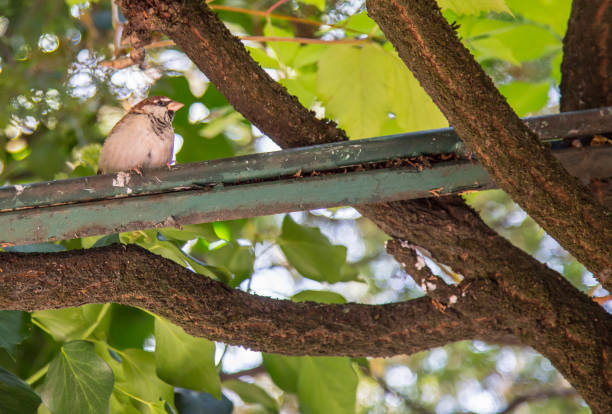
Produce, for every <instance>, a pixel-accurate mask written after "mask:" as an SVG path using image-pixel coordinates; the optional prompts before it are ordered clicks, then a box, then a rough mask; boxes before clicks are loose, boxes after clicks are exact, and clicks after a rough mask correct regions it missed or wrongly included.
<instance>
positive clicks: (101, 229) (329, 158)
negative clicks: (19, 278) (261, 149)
mask: <svg viewBox="0 0 612 414" xmlns="http://www.w3.org/2000/svg"><path fill="white" fill-rule="evenodd" d="M596 112H597V114H596V115H598V116H597V117H596V119H598V120H599V121H598V123H597V122H591V123H589V122H587V123H586V126H584V127H580V128H579V127H577V126H576V125H575V124H571V122H570V123H569V124H568V122H569V121H567V118H559V116H558V115H556V116H548V117H545V118H542V117H540V118H538V119H537V120H530V121H528V123H531V125H534V123H535V127H536V129H537V128H538V127H542V131H543V132H542V134H541V137H544V138H546V139H548V138H547V137H553V136H557V135H558V136H562V137H567V136H568V133H567V131H565V132H564V133H563V134H561V132H562V131H561V130H554V128H555V126H556V127H559V125H564V124H563V122H565V126H562V127H560V128H562V129H563V128H568V130H570V131H571V132H570V133H569V134H570V136H583V135H589V134H595V133H606V132H610V131H612V125H611V124H612V116H610V115H612V108H606V109H604V110H596ZM584 113H585V112H581V114H584ZM587 113H589V114H591V115H592V114H593V111H587ZM602 114H603V115H602ZM570 115H572V114H570ZM573 115H575V114H573ZM589 116H590V115H589ZM602 116H603V118H602ZM604 118H605V119H604ZM560 119H563V120H564V121H563V122H561V121H559V120H560ZM581 119H582V118H581ZM601 119H604V121H606V122H607V123H608V125H603V124H605V122H603V121H601ZM594 124H597V125H598V126H596V127H594V126H593V125H594ZM538 125H539V126H538ZM568 125H569V126H568ZM602 125H603V126H602ZM551 130H552V131H554V132H551ZM587 131H588V132H587ZM460 150H461V146H460V142H459V141H458V140H457V138H456V136H454V133H453V131H452V130H449V129H446V130H438V131H426V132H422V133H415V134H405V135H401V136H391V137H378V138H372V139H368V140H360V141H352V142H342V143H336V144H329V145H321V146H315V147H308V148H298V149H293V150H287V151H278V152H274V153H266V154H255V155H249V156H244V157H236V158H231V159H222V160H213V161H209V162H205V163H197V164H189V165H179V166H176V167H174V168H173V169H172V170H171V171H168V170H156V171H153V170H151V171H148V172H145V175H144V176H143V177H140V176H138V175H135V174H129V173H118V174H112V175H106V176H97V177H84V178H79V179H73V180H64V181H56V182H48V183H34V184H30V185H23V186H11V187H3V188H0V205H1V206H2V209H4V211H3V212H0V246H9V245H15V244H28V243H37V242H45V241H52V240H61V239H67V238H75V237H84V236H92V235H99V234H106V233H114V232H121V231H129V230H137V229H147V228H157V227H170V226H180V225H186V224H193V223H202V222H207V221H216V220H228V219H236V218H243V217H252V216H258V215H266V214H274V213H281V212H289V211H296V210H305V209H312V208H321V207H332V206H340V205H359V204H365V203H375V202H381V201H392V200H400V199H411V198H422V197H429V196H435V195H437V194H450V193H456V192H460V191H464V190H480V189H484V188H491V187H492V186H493V183H492V182H491V181H490V179H489V177H488V176H487V174H486V173H485V171H484V170H483V169H482V167H481V166H479V165H478V164H476V163H475V162H472V161H455V162H444V163H437V164H434V165H433V166H432V167H431V168H425V169H423V170H422V171H417V170H416V169H414V168H407V167H402V168H397V167H396V168H384V169H370V170H366V171H350V170H349V172H347V173H344V172H338V168H342V167H344V166H350V165H356V164H367V163H369V162H379V161H385V160H388V159H392V158H398V157H400V158H404V157H410V156H415V155H420V154H432V153H447V152H453V151H460ZM555 155H557V157H558V158H559V159H560V160H561V161H562V163H563V164H564V165H566V167H567V168H568V169H569V170H570V172H571V173H572V174H574V175H576V176H579V177H583V179H586V180H588V179H590V178H593V177H610V176H612V163H611V162H610V159H612V147H610V146H608V147H600V148H597V147H591V148H585V149H576V148H574V149H569V150H562V151H555ZM298 171H301V172H302V174H304V173H306V172H309V171H327V172H326V173H325V174H324V175H321V176H310V177H296V178H293V177H291V176H292V175H293V174H294V173H296V172H298ZM334 171H335V172H334ZM298 175H299V174H298Z"/></svg>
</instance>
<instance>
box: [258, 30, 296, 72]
mask: <svg viewBox="0 0 612 414" xmlns="http://www.w3.org/2000/svg"><path fill="white" fill-rule="evenodd" d="M263 32H264V36H267V37H293V33H291V32H289V31H287V30H285V29H281V28H280V27H278V26H275V25H274V24H272V23H270V22H268V23H267V24H266V25H265V27H264V30H263ZM266 43H267V44H268V45H269V46H270V47H271V48H272V50H274V53H276V56H277V57H278V61H279V62H281V63H283V64H284V65H286V66H292V63H293V59H294V58H295V56H296V54H297V52H298V50H299V49H300V45H299V43H296V42H266Z"/></svg>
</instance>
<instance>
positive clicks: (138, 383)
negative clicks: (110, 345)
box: [104, 349, 174, 412]
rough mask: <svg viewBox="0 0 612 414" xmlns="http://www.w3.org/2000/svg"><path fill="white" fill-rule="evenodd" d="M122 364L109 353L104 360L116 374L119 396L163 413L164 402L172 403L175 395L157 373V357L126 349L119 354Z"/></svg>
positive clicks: (138, 350) (140, 350)
mask: <svg viewBox="0 0 612 414" xmlns="http://www.w3.org/2000/svg"><path fill="white" fill-rule="evenodd" d="M118 354H119V355H120V357H121V362H118V361H117V360H115V359H114V358H112V357H111V356H110V355H109V354H108V353H106V354H105V355H104V360H105V361H106V362H107V363H108V364H109V365H110V366H111V368H112V369H113V373H114V374H115V388H116V389H118V390H121V391H120V392H119V393H118V395H121V394H124V395H125V394H127V395H130V396H133V397H136V398H138V399H140V400H142V401H145V402H146V403H147V405H148V406H149V407H150V409H151V410H152V411H156V410H159V407H160V403H161V407H162V411H161V412H163V402H164V401H168V402H172V400H173V397H174V394H173V388H172V386H171V385H168V384H166V383H165V382H164V381H162V380H161V379H160V378H159V377H158V376H157V374H156V372H155V355H154V354H153V353H151V352H146V351H143V350H142V349H126V350H124V351H120V352H118Z"/></svg>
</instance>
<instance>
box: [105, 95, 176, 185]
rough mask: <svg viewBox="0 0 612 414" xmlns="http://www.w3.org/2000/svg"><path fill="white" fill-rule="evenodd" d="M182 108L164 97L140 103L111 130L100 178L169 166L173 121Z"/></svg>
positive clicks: (106, 142) (107, 138)
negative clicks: (111, 173) (115, 173)
mask: <svg viewBox="0 0 612 414" xmlns="http://www.w3.org/2000/svg"><path fill="white" fill-rule="evenodd" d="M182 107H183V104H182V103H180V102H176V101H173V100H172V99H170V98H167V97H165V96H152V97H150V98H147V99H145V100H142V101H140V102H139V103H137V104H136V105H134V106H133V107H132V109H130V110H129V112H128V113H127V114H125V116H124V117H123V118H121V119H120V120H119V122H117V124H116V125H115V126H114V127H113V129H111V131H110V132H109V133H108V136H107V137H106V141H104V146H103V147H102V151H101V152H100V160H99V161H98V174H106V173H110V172H119V171H128V170H134V171H136V172H138V173H140V169H141V168H155V167H163V166H164V165H168V166H169V165H170V161H172V147H173V146H174V129H173V128H172V118H173V117H174V112H176V111H178V110H179V109H181V108H182Z"/></svg>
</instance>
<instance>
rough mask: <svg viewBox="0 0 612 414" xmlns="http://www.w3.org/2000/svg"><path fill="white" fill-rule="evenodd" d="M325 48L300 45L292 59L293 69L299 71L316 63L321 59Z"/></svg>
mask: <svg viewBox="0 0 612 414" xmlns="http://www.w3.org/2000/svg"><path fill="white" fill-rule="evenodd" d="M326 48H327V46H326V45H321V44H308V45H302V46H301V47H300V48H299V50H298V51H297V54H296V55H295V58H294V59H293V67H294V68H296V69H299V68H301V67H303V66H308V65H311V64H313V63H316V62H318V61H319V59H320V58H321V54H322V53H323V51H324V50H325V49H326ZM300 77H301V75H300V76H298V79H299V78H300Z"/></svg>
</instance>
